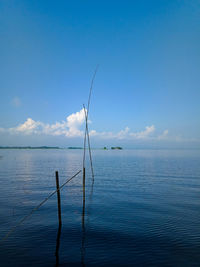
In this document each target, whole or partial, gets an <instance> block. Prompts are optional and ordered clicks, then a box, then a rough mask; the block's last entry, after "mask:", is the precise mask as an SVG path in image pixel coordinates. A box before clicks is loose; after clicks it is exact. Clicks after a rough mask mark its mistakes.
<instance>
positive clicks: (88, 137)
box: [83, 104, 94, 180]
mask: <svg viewBox="0 0 200 267" xmlns="http://www.w3.org/2000/svg"><path fill="white" fill-rule="evenodd" d="M83 108H84V112H85V122H86V133H87V140H88V148H89V155H90V167H91V172H92V178H93V180H94V170H93V164H92V153H91V146H90V136H89V130H88V118H87V113H86V109H85V105H84V104H83Z"/></svg>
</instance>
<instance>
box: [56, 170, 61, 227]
mask: <svg viewBox="0 0 200 267" xmlns="http://www.w3.org/2000/svg"><path fill="white" fill-rule="evenodd" d="M56 189H57V200H58V221H59V225H60V226H61V225H62V219H61V201H60V187H59V176H58V171H56Z"/></svg>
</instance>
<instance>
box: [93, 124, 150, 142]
mask: <svg viewBox="0 0 200 267" xmlns="http://www.w3.org/2000/svg"><path fill="white" fill-rule="evenodd" d="M154 132H155V126H154V125H152V126H146V127H145V130H144V131H141V132H131V131H130V129H129V127H126V128H125V129H124V130H121V131H119V132H118V133H113V132H97V131H95V130H91V131H90V135H91V136H96V137H100V138H102V139H119V140H122V139H129V140H131V139H149V138H155V137H153V136H152V134H153V133H154Z"/></svg>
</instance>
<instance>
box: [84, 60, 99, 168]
mask: <svg viewBox="0 0 200 267" xmlns="http://www.w3.org/2000/svg"><path fill="white" fill-rule="evenodd" d="M98 68H99V65H97V67H96V69H95V72H94V74H93V77H92V81H91V85H90V92H89V97H88V105H87V118H88V114H89V109H90V100H91V94H92V88H93V84H94V79H95V77H96V73H97V70H98ZM86 135H87V131H86V127H85V136H84V152H83V168H85V150H86Z"/></svg>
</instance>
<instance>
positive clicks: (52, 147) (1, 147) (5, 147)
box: [0, 146, 60, 149]
mask: <svg viewBox="0 0 200 267" xmlns="http://www.w3.org/2000/svg"><path fill="white" fill-rule="evenodd" d="M0 149H60V147H58V146H0Z"/></svg>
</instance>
